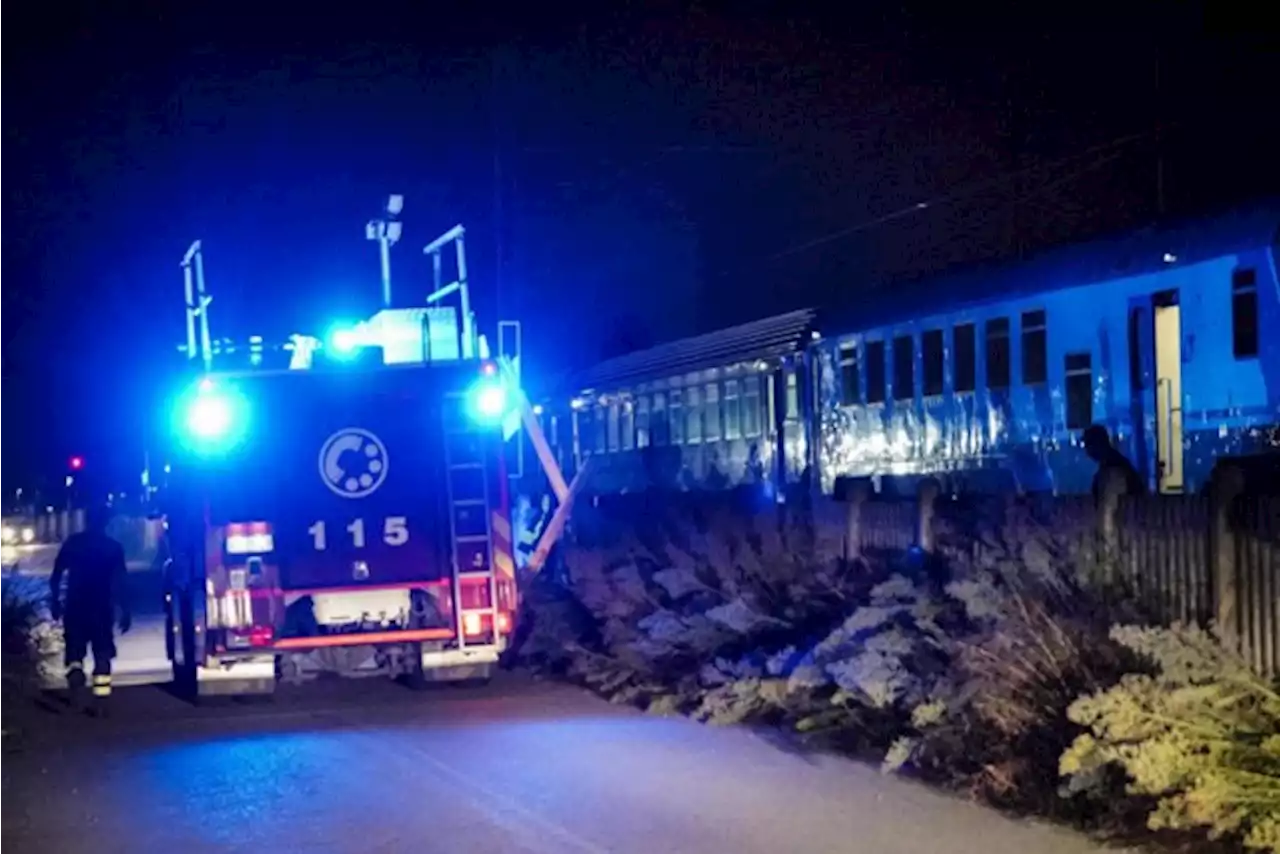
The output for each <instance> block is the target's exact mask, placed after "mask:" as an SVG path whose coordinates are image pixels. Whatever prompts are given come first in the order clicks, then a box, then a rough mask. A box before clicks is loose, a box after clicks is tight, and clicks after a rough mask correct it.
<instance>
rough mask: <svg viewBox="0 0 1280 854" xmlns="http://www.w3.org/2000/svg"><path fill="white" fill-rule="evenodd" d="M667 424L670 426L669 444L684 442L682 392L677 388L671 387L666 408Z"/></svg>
mask: <svg viewBox="0 0 1280 854" xmlns="http://www.w3.org/2000/svg"><path fill="white" fill-rule="evenodd" d="M667 424H669V425H670V428H671V444H673V445H683V444H684V392H682V391H681V390H680V389H678V388H673V389H671V396H670V398H669V402H668V409H667Z"/></svg>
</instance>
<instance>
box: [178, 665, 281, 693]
mask: <svg viewBox="0 0 1280 854" xmlns="http://www.w3.org/2000/svg"><path fill="white" fill-rule="evenodd" d="M196 687H197V690H198V692H199V694H200V695H201V696H205V697H210V696H225V695H244V694H271V693H274V692H275V689H276V659H275V656H274V655H255V656H245V657H243V658H240V657H237V658H226V659H221V660H219V659H213V658H210V659H209V661H208V663H207V664H205V665H204V666H202V667H198V668H197V669H196Z"/></svg>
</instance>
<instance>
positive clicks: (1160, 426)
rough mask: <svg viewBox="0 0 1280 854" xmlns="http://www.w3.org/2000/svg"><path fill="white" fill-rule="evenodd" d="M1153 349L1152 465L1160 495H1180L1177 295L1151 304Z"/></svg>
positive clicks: (1179, 315) (1164, 294)
mask: <svg viewBox="0 0 1280 854" xmlns="http://www.w3.org/2000/svg"><path fill="white" fill-rule="evenodd" d="M1151 304H1152V317H1153V319H1154V320H1155V335H1154V338H1155V348H1156V354H1155V355H1156V359H1155V364H1156V407H1155V412H1156V450H1157V453H1158V458H1159V462H1158V463H1157V465H1156V475H1157V485H1158V487H1159V490H1160V492H1181V491H1182V309H1181V306H1180V305H1179V304H1178V292H1177V291H1163V292H1161V293H1158V294H1156V295H1155V296H1154V297H1153V298H1152V301H1151Z"/></svg>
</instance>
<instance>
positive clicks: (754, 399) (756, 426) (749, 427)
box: [742, 376, 760, 438]
mask: <svg viewBox="0 0 1280 854" xmlns="http://www.w3.org/2000/svg"><path fill="white" fill-rule="evenodd" d="M742 435H743V436H745V437H748V438H749V437H751V436H759V435H760V378H759V377H758V376H751V377H747V378H746V379H744V380H743V381H742Z"/></svg>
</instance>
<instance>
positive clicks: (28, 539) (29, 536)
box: [22, 528, 36, 543]
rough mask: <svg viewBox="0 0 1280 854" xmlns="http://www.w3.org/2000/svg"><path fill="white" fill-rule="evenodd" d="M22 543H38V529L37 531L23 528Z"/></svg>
mask: <svg viewBox="0 0 1280 854" xmlns="http://www.w3.org/2000/svg"><path fill="white" fill-rule="evenodd" d="M22 541H23V542H24V543H34V542H35V541H36V529H35V528H23V529H22Z"/></svg>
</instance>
